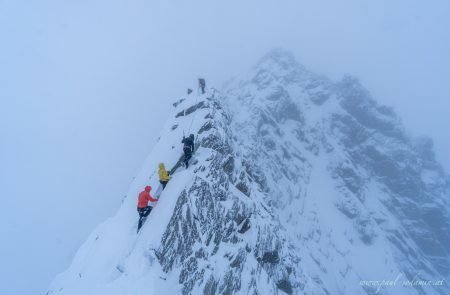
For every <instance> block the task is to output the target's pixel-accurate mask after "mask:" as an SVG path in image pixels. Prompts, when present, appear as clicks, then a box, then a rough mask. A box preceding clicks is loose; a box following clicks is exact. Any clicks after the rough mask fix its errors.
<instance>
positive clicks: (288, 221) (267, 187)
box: [46, 50, 450, 295]
mask: <svg viewBox="0 0 450 295" xmlns="http://www.w3.org/2000/svg"><path fill="white" fill-rule="evenodd" d="M190 133H193V134H194V135H195V144H196V146H197V148H196V151H195V153H194V155H193V159H192V164H191V165H190V166H189V168H188V169H185V168H183V167H180V168H178V169H177V170H176V171H174V173H173V175H172V179H171V181H170V182H169V183H168V185H167V187H166V189H165V190H164V191H163V192H162V194H161V197H160V200H159V201H158V203H157V205H156V206H155V208H154V209H153V211H152V212H151V214H150V216H149V217H148V219H147V221H146V223H145V224H144V226H143V228H142V230H141V231H140V232H139V234H138V235H136V226H137V212H136V198H137V195H138V193H139V191H140V190H142V189H143V187H144V186H145V185H147V184H151V185H152V186H153V187H157V184H158V179H157V174H156V173H153V171H156V169H157V167H158V164H159V163H160V162H163V163H165V164H166V166H167V167H173V166H175V165H176V163H177V162H178V160H179V158H180V156H181V155H182V146H181V143H180V141H181V139H182V137H183V135H184V134H186V135H189V134H190ZM449 196H450V179H449V177H448V176H447V175H446V174H445V172H444V171H443V169H442V168H441V166H440V165H439V164H438V163H437V162H436V160H435V158H434V154H433V150H432V143H431V141H430V140H429V139H412V138H411V137H410V136H408V134H407V133H406V132H405V131H404V128H403V126H402V124H401V122H400V120H399V118H398V117H397V116H396V114H395V113H394V111H393V110H392V109H390V108H388V107H385V106H382V105H379V104H378V103H377V102H375V101H374V100H373V99H372V97H371V96H370V94H369V92H368V91H367V90H365V89H364V88H363V87H362V86H361V85H360V83H359V82H358V81H357V80H356V79H355V78H352V77H345V78H344V79H343V80H342V81H340V82H338V83H333V82H331V81H330V80H328V79H327V78H326V77H323V76H321V75H317V74H314V73H312V72H310V71H309V70H307V69H306V68H305V67H304V66H302V65H301V64H299V63H298V62H297V61H296V60H295V58H294V57H293V56H292V55H290V54H289V53H286V52H284V51H283V50H274V51H272V52H270V53H269V54H267V55H266V56H265V57H263V58H262V59H261V60H260V62H259V63H258V64H257V65H256V66H255V67H254V68H252V69H251V70H250V71H249V72H248V73H247V74H246V75H245V76H243V77H242V78H241V79H235V80H234V81H232V82H230V83H229V84H228V85H227V86H226V89H224V90H223V91H222V92H221V93H219V92H218V91H216V90H210V91H208V92H207V93H206V94H205V95H194V94H191V95H189V96H186V97H183V98H181V99H179V100H178V101H176V102H175V103H174V112H173V114H172V115H171V116H170V118H169V119H168V121H167V123H166V126H165V127H164V129H163V131H162V133H161V137H160V139H159V141H158V142H157V144H156V145H155V147H154V148H153V150H152V152H151V153H150V155H149V156H148V158H147V160H146V161H145V162H144V165H143V168H142V170H141V172H140V173H139V174H138V175H137V177H136V178H135V180H134V181H133V183H132V185H131V187H130V190H129V192H128V194H127V196H126V198H125V199H124V200H123V205H122V207H121V208H120V209H119V211H118V213H117V214H116V216H115V217H113V218H111V219H109V220H107V221H106V222H105V223H103V224H102V225H100V226H99V227H98V228H97V229H95V230H94V232H93V233H92V234H91V236H90V237H89V238H88V240H87V241H86V242H85V244H84V245H83V246H82V247H81V248H80V250H79V251H78V253H77V255H76V257H75V259H74V261H73V263H72V265H71V266H70V268H69V269H68V270H66V271H65V272H64V273H62V274H61V275H59V276H58V277H57V278H56V279H55V280H54V282H53V283H52V284H51V286H50V287H49V289H48V291H47V292H46V294H48V295H50V294H52V295H56V294H77V295H78V294H108V295H111V294H284V293H287V294H375V293H379V294H449V292H450V288H449V286H448V285H447V284H446V283H444V284H443V285H437V284H435V282H436V281H438V280H445V281H446V282H449V281H450V253H449V252H450V249H449V247H448V245H450V214H449V208H450V207H449V199H448V197H449ZM382 280H392V281H394V280H396V284H395V285H391V286H384V287H381V288H380V286H379V285H378V286H377V285H376V283H375V282H376V281H382ZM415 281H431V282H433V284H430V285H423V284H413V283H414V282H415ZM408 282H409V283H411V284H410V285H408Z"/></svg>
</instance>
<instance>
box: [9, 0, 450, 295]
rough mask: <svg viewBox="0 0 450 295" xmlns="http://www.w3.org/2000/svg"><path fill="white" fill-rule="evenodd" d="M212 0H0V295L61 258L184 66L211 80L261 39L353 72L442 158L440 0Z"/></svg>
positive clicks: (241, 65) (449, 164)
mask: <svg viewBox="0 0 450 295" xmlns="http://www.w3.org/2000/svg"><path fill="white" fill-rule="evenodd" d="M167 2H170V3H167ZM212 2H213V1H206V0H204V1H200V0H194V1H179V0H175V1H144V0H132V1H117V0H112V1H111V0H109V1H106V0H92V1H87V0H78V1H57V0H53V1H52V0H43V1H24V0H0V138H1V142H0V197H1V202H0V237H1V243H0V255H1V261H2V267H1V268H0V294H40V293H42V292H43V290H44V289H45V288H46V287H47V286H48V284H49V283H50V281H51V280H52V279H53V278H54V276H55V275H57V274H58V273H60V272H62V271H63V270H64V269H65V268H67V267H68V266H69V264H70V262H71V259H72V257H73V255H74V253H75V251H76V250H77V249H78V247H79V246H80V245H81V243H82V242H83V241H84V240H85V239H86V238H87V236H88V234H89V233H90V232H91V231H92V230H93V228H94V227H95V226H97V225H98V224H99V223H100V222H102V221H104V220H105V219H106V218H108V217H109V216H112V215H113V214H114V213H115V212H116V210H117V209H118V208H119V206H120V201H121V199H122V198H123V196H124V195H125V194H126V192H127V189H128V185H129V184H130V182H131V180H132V178H133V176H134V175H135V173H136V172H137V171H138V169H140V166H141V163H142V162H143V160H144V159H145V157H146V155H147V153H149V152H150V150H151V148H152V145H153V144H154V143H155V141H156V139H157V137H158V135H159V130H160V128H161V127H162V126H163V124H164V122H165V120H166V117H167V115H168V114H169V112H170V109H171V103H172V102H173V101H174V100H175V99H176V98H178V97H180V96H182V95H184V93H185V91H186V89H187V88H188V87H190V88H193V89H196V88H197V84H196V83H197V78H198V77H205V78H206V82H207V86H212V87H215V88H218V89H220V88H221V85H222V84H223V83H224V82H225V81H226V80H228V79H229V78H232V77H233V76H236V75H239V74H241V73H243V72H245V71H246V70H247V69H248V68H249V67H250V66H251V65H252V64H254V63H256V62H257V60H258V59H259V58H260V57H261V56H262V55H264V54H265V53H267V52H268V51H269V50H270V49H272V48H274V47H280V48H284V49H286V50H289V51H291V52H292V53H293V54H294V55H295V56H296V57H297V59H298V60H299V61H300V62H301V63H303V64H304V65H305V66H307V67H308V68H309V69H311V70H312V71H315V72H318V73H322V74H325V75H327V76H329V77H330V78H331V79H333V80H339V79H340V78H341V77H342V76H343V75H344V74H350V75H354V76H357V77H358V78H359V79H360V80H361V82H362V84H363V85H364V86H365V87H366V88H368V89H369V90H370V91H371V93H372V94H373V96H374V97H375V99H376V100H377V101H379V102H381V103H383V104H387V105H389V106H393V107H394V108H395V110H396V111H397V113H398V114H399V115H400V116H401V118H402V119H403V121H404V123H405V126H406V128H407V130H408V131H409V132H410V133H411V135H414V136H420V135H428V136H431V137H432V138H433V140H434V142H435V150H436V152H437V158H438V160H439V161H440V162H441V163H442V164H443V165H444V166H445V167H446V170H447V171H450V155H449V154H448V153H447V151H448V150H450V135H449V133H448V130H447V129H448V126H449V119H448V114H447V113H448V111H449V110H450V83H449V81H450V2H449V1H448V0H433V1H418V0H394V1H393V0H380V1H370V2H369V1H357V0H339V1H336V0H304V1H302V0H297V1H293V0H283V1H261V0H259V1H256V0H249V1H237V0H232V1H226V2H225V1H223V2H221V3H212ZM156 168H157V167H148V169H149V170H152V169H156Z"/></svg>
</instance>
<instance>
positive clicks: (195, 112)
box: [188, 94, 200, 136]
mask: <svg viewBox="0 0 450 295" xmlns="http://www.w3.org/2000/svg"><path fill="white" fill-rule="evenodd" d="M199 96H200V95H198V94H197V98H196V99H195V103H194V106H196V105H197V101H198V97H199ZM196 116H197V110H195V111H194V116H192V120H191V124H190V125H189V129H188V136H189V134H191V127H192V123H194V119H195V117H196Z"/></svg>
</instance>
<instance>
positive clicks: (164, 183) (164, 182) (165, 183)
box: [159, 180, 169, 189]
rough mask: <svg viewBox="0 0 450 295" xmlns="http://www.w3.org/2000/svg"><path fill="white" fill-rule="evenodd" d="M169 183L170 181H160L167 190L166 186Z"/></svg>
mask: <svg viewBox="0 0 450 295" xmlns="http://www.w3.org/2000/svg"><path fill="white" fill-rule="evenodd" d="M168 182H169V181H168V180H167V181H162V180H160V181H159V183H161V185H162V187H163V189H165V188H166V185H167V183H168Z"/></svg>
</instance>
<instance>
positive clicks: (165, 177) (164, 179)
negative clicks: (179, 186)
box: [158, 163, 170, 189]
mask: <svg viewBox="0 0 450 295" xmlns="http://www.w3.org/2000/svg"><path fill="white" fill-rule="evenodd" d="M158 175H159V183H161V184H162V187H163V189H165V188H166V185H167V183H168V182H169V180H170V172H169V171H167V170H166V167H164V163H159V171H158Z"/></svg>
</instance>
